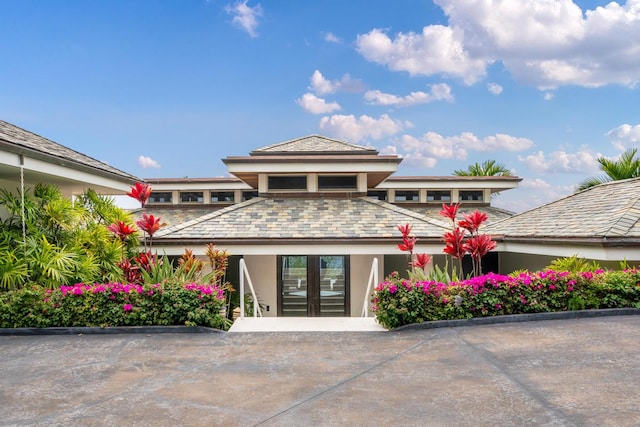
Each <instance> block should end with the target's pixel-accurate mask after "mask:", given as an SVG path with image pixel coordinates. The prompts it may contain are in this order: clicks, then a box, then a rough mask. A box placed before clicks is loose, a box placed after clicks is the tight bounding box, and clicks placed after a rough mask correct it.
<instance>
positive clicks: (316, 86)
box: [309, 70, 364, 95]
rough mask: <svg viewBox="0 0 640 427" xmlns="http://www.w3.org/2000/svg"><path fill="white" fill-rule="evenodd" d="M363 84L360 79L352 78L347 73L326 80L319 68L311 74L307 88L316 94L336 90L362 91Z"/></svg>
mask: <svg viewBox="0 0 640 427" xmlns="http://www.w3.org/2000/svg"><path fill="white" fill-rule="evenodd" d="M363 87H364V85H363V84H362V82H361V81H360V80H357V79H352V78H351V76H350V75H349V74H345V75H344V76H342V79H341V80H327V79H325V78H324V76H323V75H322V73H321V72H320V71H319V70H315V71H314V72H313V74H312V75H311V85H310V86H309V89H310V90H312V91H313V92H315V93H316V94H317V95H329V94H332V93H336V92H338V91H343V92H362V90H363Z"/></svg>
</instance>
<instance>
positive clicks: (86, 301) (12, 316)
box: [0, 283, 225, 328]
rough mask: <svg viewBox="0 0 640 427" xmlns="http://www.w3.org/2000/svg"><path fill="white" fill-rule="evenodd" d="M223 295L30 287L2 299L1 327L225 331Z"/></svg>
mask: <svg viewBox="0 0 640 427" xmlns="http://www.w3.org/2000/svg"><path fill="white" fill-rule="evenodd" d="M224 300H225V299H224V291H223V290H222V289H221V288H219V287H218V286H216V285H212V284H199V283H187V284H170V283H164V284H153V285H150V284H145V285H139V284H121V283H110V284H92V285H89V284H84V283H78V284H75V285H73V286H61V287H59V288H57V289H53V290H51V289H45V288H42V287H38V286H34V287H32V288H29V287H25V288H22V289H19V290H15V291H11V292H6V293H3V294H0V327H2V328H24V327H50V326H62V327H70V326H100V327H108V326H151V325H162V326H166V325H188V326H208V327H212V328H224V326H225V320H224V317H223V316H222V315H221V314H220V312H221V309H222V307H223V306H224Z"/></svg>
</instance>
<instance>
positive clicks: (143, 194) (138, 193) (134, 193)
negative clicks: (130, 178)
mask: <svg viewBox="0 0 640 427" xmlns="http://www.w3.org/2000/svg"><path fill="white" fill-rule="evenodd" d="M127 196H129V197H133V198H134V199H136V200H137V201H139V202H140V205H142V207H143V208H144V205H145V204H146V203H147V200H149V196H151V186H150V185H149V184H145V183H143V182H136V185H134V186H133V187H131V191H129V192H128V193H127Z"/></svg>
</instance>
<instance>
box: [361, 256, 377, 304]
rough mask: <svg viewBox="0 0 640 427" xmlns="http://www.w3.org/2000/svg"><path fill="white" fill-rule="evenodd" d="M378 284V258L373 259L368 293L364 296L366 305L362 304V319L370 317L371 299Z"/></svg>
mask: <svg viewBox="0 0 640 427" xmlns="http://www.w3.org/2000/svg"><path fill="white" fill-rule="evenodd" d="M377 284H378V258H374V259H373V263H371V272H370V273H369V282H367V292H366V293H365V294H364V303H363V304H362V314H361V316H362V317H369V298H371V291H372V289H373V287H374V286H376V285H377Z"/></svg>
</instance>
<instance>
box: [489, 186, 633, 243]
mask: <svg viewBox="0 0 640 427" xmlns="http://www.w3.org/2000/svg"><path fill="white" fill-rule="evenodd" d="M486 231H487V232H488V233H491V234H494V235H502V236H504V237H505V238H516V237H524V238H532V239H558V238H567V239H574V238H599V239H601V240H602V239H607V240H618V241H619V240H620V239H628V238H632V239H634V240H637V239H638V238H640V178H636V179H629V180H623V181H613V182H610V183H606V184H601V185H598V186H595V187H592V188H590V189H588V190H584V191H582V192H580V193H576V194H572V195H570V196H567V197H565V198H563V199H560V200H557V201H554V202H551V203H548V204H546V205H543V206H540V207H538V208H535V209H532V210H529V211H527V212H523V213H520V214H517V215H514V216H512V217H511V218H508V219H505V220H503V221H500V222H497V223H495V224H492V225H490V226H488V227H487V229H486Z"/></svg>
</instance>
